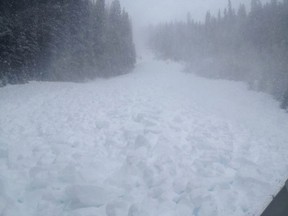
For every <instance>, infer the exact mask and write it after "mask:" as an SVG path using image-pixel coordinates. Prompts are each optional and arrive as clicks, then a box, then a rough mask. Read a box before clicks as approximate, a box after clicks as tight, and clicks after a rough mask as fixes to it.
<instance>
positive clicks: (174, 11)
mask: <svg viewBox="0 0 288 216" xmlns="http://www.w3.org/2000/svg"><path fill="white" fill-rule="evenodd" d="M250 1H251V0H232V1H231V2H232V5H233V7H235V8H238V6H239V4H241V3H244V4H246V5H247V7H249V6H250ZM227 2H228V0H217V1H216V0H145V1H144V0H121V3H122V5H123V6H124V7H125V8H126V10H127V11H128V12H129V14H130V15H131V16H132V18H133V20H134V23H135V25H145V24H149V23H159V22H165V21H171V20H183V19H186V15H187V13H188V12H190V13H191V17H192V18H193V19H196V20H203V19H204V17H205V13H206V12H207V11H211V13H212V14H213V13H214V14H216V13H217V12H218V10H219V9H221V10H223V9H224V8H225V7H226V6H227ZM262 2H267V0H262ZM135 27H136V28H137V26H135Z"/></svg>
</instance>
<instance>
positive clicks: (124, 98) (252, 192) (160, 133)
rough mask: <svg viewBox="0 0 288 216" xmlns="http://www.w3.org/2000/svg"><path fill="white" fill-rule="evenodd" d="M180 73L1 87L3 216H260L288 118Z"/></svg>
mask: <svg viewBox="0 0 288 216" xmlns="http://www.w3.org/2000/svg"><path fill="white" fill-rule="evenodd" d="M181 70H182V66H181V65H179V64H176V63H172V62H163V61H157V60H153V59H152V58H145V60H143V61H142V62H140V63H138V65H137V67H136V69H135V72H134V73H132V74H128V75H124V76H121V77H117V78H113V79H109V80H97V81H95V82H91V83H85V84H75V83H45V82H31V83H30V84H27V85H19V86H7V87H5V88H1V89H0V98H1V104H0V215H1V216H39V215H41V216H98V215H100V216H102V215H103V216H105V215H106V216H188V215H189V216H193V215H194V216H206V215H207V216H210V215H213V216H217V215H219V216H223V215H233V216H244V215H245V216H246V215H259V214H260V213H261V211H262V210H263V209H264V207H265V205H267V204H268V203H269V202H270V200H271V199H272V195H273V194H275V193H276V192H277V190H278V189H279V188H280V187H281V186H282V184H284V181H285V180H286V177H287V176H288V157H287V155H288V145H287V143H288V133H287V132H288V115H287V114H285V113H284V112H282V111H281V110H280V109H279V108H278V104H277V103H276V102H275V101H273V100H272V99H271V98H270V97H269V96H267V95H265V94H261V93H256V92H251V91H248V90H247V89H246V87H245V86H244V85H243V84H241V83H237V82H231V81H213V80H206V79H203V78H199V77H196V76H194V75H191V74H185V73H182V72H181Z"/></svg>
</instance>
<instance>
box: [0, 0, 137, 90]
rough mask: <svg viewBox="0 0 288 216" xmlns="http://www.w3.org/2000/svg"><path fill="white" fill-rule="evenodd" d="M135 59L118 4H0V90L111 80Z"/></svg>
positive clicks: (26, 0)
mask: <svg viewBox="0 0 288 216" xmlns="http://www.w3.org/2000/svg"><path fill="white" fill-rule="evenodd" d="M135 60H136V54H135V47H134V43H133V37H132V26H131V21H130V17H129V15H128V13H127V12H126V11H124V10H122V8H121V5H120V3H119V0H114V1H113V2H112V3H111V5H110V6H109V7H107V6H106V5H105V0H97V1H90V0H1V1H0V86H1V85H2V86H3V85H5V84H7V83H10V84H16V83H23V82H26V81H29V80H47V81H84V80H86V79H93V78H95V77H108V76H115V75H118V74H122V73H126V72H127V71H129V70H130V69H131V68H132V67H133V66H134V63H135Z"/></svg>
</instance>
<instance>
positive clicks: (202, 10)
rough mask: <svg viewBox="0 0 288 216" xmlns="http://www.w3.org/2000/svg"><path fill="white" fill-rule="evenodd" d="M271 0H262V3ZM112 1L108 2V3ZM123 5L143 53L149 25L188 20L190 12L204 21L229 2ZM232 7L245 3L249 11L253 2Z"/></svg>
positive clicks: (143, 0)
mask: <svg viewBox="0 0 288 216" xmlns="http://www.w3.org/2000/svg"><path fill="white" fill-rule="evenodd" d="M267 1H270V0H262V3H264V2H267ZM109 2H111V0H108V3H109ZM120 2H121V5H122V6H123V7H124V8H125V9H126V10H127V12H128V13H129V14H130V16H131V18H132V22H133V29H134V36H135V37H134V40H135V42H136V49H137V51H138V54H139V53H143V49H145V46H146V45H145V44H143V42H144V41H145V40H144V38H145V34H146V32H145V30H143V27H146V26H147V25H149V24H156V23H161V22H167V21H174V20H186V18H187V13H188V12H190V14H191V18H192V19H194V20H198V21H201V20H204V18H205V14H206V12H207V11H208V10H209V11H210V12H211V13H212V14H217V13H218V10H219V9H221V11H222V12H223V10H224V8H226V7H227V5H228V0H120ZM231 2H232V6H233V7H234V8H238V6H239V4H241V3H244V4H245V5H246V6H247V9H249V8H250V2H251V0H231Z"/></svg>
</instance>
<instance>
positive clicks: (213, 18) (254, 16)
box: [149, 0, 288, 108]
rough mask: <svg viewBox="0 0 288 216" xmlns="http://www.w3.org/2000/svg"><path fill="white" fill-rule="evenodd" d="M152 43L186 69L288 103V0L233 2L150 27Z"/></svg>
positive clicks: (282, 104)
mask: <svg viewBox="0 0 288 216" xmlns="http://www.w3.org/2000/svg"><path fill="white" fill-rule="evenodd" d="M150 30H151V34H150V41H149V43H150V46H151V47H152V49H153V50H154V51H155V52H156V53H157V54H158V55H159V56H160V57H162V58H170V59H174V60H182V61H185V62H186V63H187V70H190V71H194V72H196V73H198V74H200V75H202V76H205V77H209V78H216V79H217V78H219V79H231V80H236V81H244V82H246V83H248V85H249V87H250V88H251V89H254V90H258V91H263V92H267V93H269V94H271V95H273V96H274V97H275V98H276V99H278V100H279V101H281V107H282V108H287V107H288V0H284V1H281V2H279V1H277V0H272V1H271V2H269V3H266V4H262V3H261V1H260V0H252V1H251V10H250V11H249V12H247V10H246V7H245V5H244V4H241V5H240V7H239V8H238V9H237V10H235V9H234V8H233V7H232V4H231V1H230V0H229V1H228V6H227V8H225V9H224V10H223V11H220V10H219V12H218V14H217V15H212V14H211V13H210V12H209V11H208V12H207V13H206V17H205V21H204V22H196V21H194V20H192V19H191V15H190V14H188V15H187V21H186V22H171V23H164V24H160V25H157V26H153V27H151V29H150Z"/></svg>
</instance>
